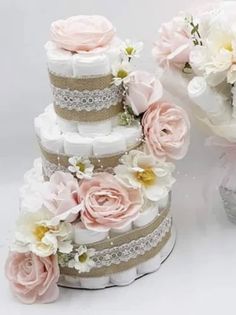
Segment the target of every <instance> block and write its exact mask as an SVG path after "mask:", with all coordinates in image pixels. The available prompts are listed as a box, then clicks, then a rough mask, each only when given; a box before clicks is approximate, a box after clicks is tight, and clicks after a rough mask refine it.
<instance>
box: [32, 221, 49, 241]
mask: <svg viewBox="0 0 236 315" xmlns="http://www.w3.org/2000/svg"><path fill="white" fill-rule="evenodd" d="M48 231H49V228H48V227H46V226H44V225H38V226H37V227H36V228H35V230H34V235H35V237H36V239H37V240H38V241H41V240H42V238H43V237H44V236H45V234H46V233H47V232H48Z"/></svg>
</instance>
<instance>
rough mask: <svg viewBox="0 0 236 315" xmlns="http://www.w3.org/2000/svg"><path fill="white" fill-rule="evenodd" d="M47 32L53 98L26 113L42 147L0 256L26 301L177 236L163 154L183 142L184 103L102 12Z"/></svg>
mask: <svg viewBox="0 0 236 315" xmlns="http://www.w3.org/2000/svg"><path fill="white" fill-rule="evenodd" d="M50 35H51V36H50V37H51V40H50V41H49V42H48V43H47V44H46V46H45V48H46V53H47V59H48V71H49V79H50V84H51V88H52V95H53V104H51V105H49V106H47V107H46V109H45V111H44V112H43V113H42V114H40V115H39V116H38V117H37V118H36V119H35V122H34V125H35V132H36V135H37V140H38V143H39V147H40V150H41V158H40V159H37V160H36V161H35V163H34V167H33V169H32V170H30V171H28V172H27V173H26V174H25V177H24V181H25V183H24V186H23V187H22V189H21V214H20V218H19V220H18V222H17V226H16V233H15V239H14V241H13V244H12V246H11V251H10V254H9V258H8V260H7V263H6V275H7V278H8V279H9V281H10V284H11V288H12V291H13V293H14V294H15V295H16V296H17V297H18V298H19V299H20V300H21V301H22V302H24V303H34V302H43V303H47V302H51V301H53V300H55V299H56V298H57V297H58V285H59V286H64V287H72V288H86V289H98V288H105V287H109V286H114V285H127V284H129V283H131V282H132V281H134V280H135V279H137V278H139V277H140V276H142V275H145V274H147V273H150V272H153V271H155V270H157V269H158V268H159V267H160V265H161V263H162V262H163V261H164V260H165V259H166V258H167V256H168V255H169V254H170V252H171V250H172V248H173V246H174V242H175V232H174V229H173V222H172V216H171V212H170V202H171V189H172V185H173V184H174V182H175V179H174V177H173V171H174V168H175V167H174V164H173V163H172V162H171V160H173V159H177V160H178V159H181V158H183V157H184V156H185V154H186V152H187V148H188V144H189V128H190V126H189V120H188V117H187V115H186V113H185V112H184V110H183V109H181V108H180V107H178V106H177V105H175V104H173V103H169V102H167V101H164V100H163V99H162V94H163V89H162V85H161V83H160V81H159V80H157V79H156V78H155V76H154V75H152V74H151V73H148V72H145V71H139V70H136V69H135V65H136V58H138V57H139V55H140V52H141V50H142V43H141V42H132V41H130V40H126V41H121V40H120V39H119V38H118V37H117V35H116V31H115V28H114V26H113V25H112V24H111V22H110V21H108V20H107V19H106V18H105V17H102V16H75V17H71V18H69V19H67V20H59V21H56V22H54V23H52V25H51V31H50ZM19 275H21V276H19Z"/></svg>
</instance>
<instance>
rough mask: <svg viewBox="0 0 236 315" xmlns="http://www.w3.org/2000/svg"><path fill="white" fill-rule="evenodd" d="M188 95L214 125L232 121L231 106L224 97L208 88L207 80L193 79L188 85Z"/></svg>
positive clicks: (201, 78)
mask: <svg viewBox="0 0 236 315" xmlns="http://www.w3.org/2000/svg"><path fill="white" fill-rule="evenodd" d="M188 95H189V97H190V99H191V100H192V101H193V102H194V103H195V104H196V105H198V106H199V107H200V108H201V109H202V110H203V111H204V112H205V113H206V115H207V117H208V118H209V120H210V121H211V122H212V123H213V124H216V125H217V124H221V123H223V122H227V121H229V120H230V119H231V114H232V113H231V108H230V106H229V104H228V103H227V101H226V100H225V98H224V97H223V96H222V95H220V94H219V93H217V92H216V91H215V90H214V89H213V88H211V87H210V86H208V84H207V82H206V80H205V78H203V77H195V78H193V79H192V80H191V81H190V82H189V85H188Z"/></svg>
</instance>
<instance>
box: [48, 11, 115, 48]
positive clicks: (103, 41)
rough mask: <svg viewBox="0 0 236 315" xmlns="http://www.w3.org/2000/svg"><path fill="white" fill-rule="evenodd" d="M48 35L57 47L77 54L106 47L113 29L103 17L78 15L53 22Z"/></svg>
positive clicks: (113, 32) (112, 34)
mask: <svg viewBox="0 0 236 315" xmlns="http://www.w3.org/2000/svg"><path fill="white" fill-rule="evenodd" d="M50 33H51V39H52V41H53V42H54V43H56V44H57V46H58V47H60V48H63V49H66V50H69V51H73V52H79V51H91V50H93V49H96V48H102V47H105V46H107V45H108V44H109V43H110V42H111V40H112V39H113V37H114V35H115V29H114V27H113V25H112V24H111V22H110V21H109V20H107V19H106V18H105V17H103V16H99V15H79V16H72V17H70V18H68V19H67V20H58V21H55V22H53V23H52V25H51V31H50Z"/></svg>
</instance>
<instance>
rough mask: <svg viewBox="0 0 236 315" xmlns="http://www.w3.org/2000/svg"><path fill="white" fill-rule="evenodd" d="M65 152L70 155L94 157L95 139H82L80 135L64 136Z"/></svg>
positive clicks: (69, 134)
mask: <svg viewBox="0 0 236 315" xmlns="http://www.w3.org/2000/svg"><path fill="white" fill-rule="evenodd" d="M64 151H65V154H68V155H78V156H83V157H89V156H92V155H93V139H92V138H89V137H82V136H80V135H79V134H78V133H74V132H67V133H65V134H64Z"/></svg>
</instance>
